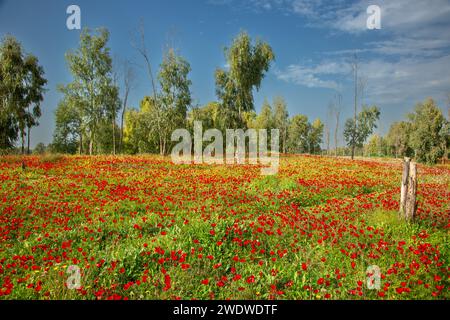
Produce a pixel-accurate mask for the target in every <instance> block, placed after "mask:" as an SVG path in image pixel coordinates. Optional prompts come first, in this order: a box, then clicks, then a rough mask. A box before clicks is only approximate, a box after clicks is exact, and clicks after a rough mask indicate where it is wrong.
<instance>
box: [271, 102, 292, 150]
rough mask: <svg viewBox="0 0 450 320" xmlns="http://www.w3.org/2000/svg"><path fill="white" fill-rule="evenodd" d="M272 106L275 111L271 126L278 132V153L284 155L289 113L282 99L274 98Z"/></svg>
mask: <svg viewBox="0 0 450 320" xmlns="http://www.w3.org/2000/svg"><path fill="white" fill-rule="evenodd" d="M273 105H274V109H275V111H274V115H273V124H274V127H275V128H277V129H278V130H280V151H281V152H283V153H286V150H287V138H288V128H289V113H288V111H287V106H286V101H285V100H284V99H283V98H282V97H275V99H274V100H273Z"/></svg>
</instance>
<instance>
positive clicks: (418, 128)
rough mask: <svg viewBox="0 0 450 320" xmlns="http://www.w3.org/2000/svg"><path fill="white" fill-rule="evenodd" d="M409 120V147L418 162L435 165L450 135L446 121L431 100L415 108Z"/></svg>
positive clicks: (442, 153)
mask: <svg viewBox="0 0 450 320" xmlns="http://www.w3.org/2000/svg"><path fill="white" fill-rule="evenodd" d="M409 118H410V120H411V135H410V143H411V147H412V148H413V149H414V151H415V155H416V159H417V161H419V162H423V163H428V164H435V163H436V162H437V160H438V159H439V158H440V157H442V156H443V155H444V151H445V147H446V144H447V139H448V136H449V134H450V131H449V125H448V121H447V120H446V119H445V118H444V116H443V115H442V112H441V110H440V109H439V108H438V107H437V106H436V104H435V102H434V101H433V99H427V100H425V101H424V102H423V103H420V104H418V105H417V106H416V110H415V112H414V113H412V114H410V115H409Z"/></svg>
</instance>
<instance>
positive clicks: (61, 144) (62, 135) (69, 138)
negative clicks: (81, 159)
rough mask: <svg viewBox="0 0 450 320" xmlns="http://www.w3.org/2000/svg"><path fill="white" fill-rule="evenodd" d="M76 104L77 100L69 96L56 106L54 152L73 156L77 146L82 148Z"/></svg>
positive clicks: (80, 122)
mask: <svg viewBox="0 0 450 320" xmlns="http://www.w3.org/2000/svg"><path fill="white" fill-rule="evenodd" d="M76 103H77V100H76V99H73V98H71V97H70V96H69V97H66V99H64V100H62V101H60V102H59V104H58V107H57V109H56V111H55V120H56V121H55V122H56V127H55V131H54V132H53V142H52V150H53V151H54V152H61V153H69V154H74V153H76V152H77V148H78V144H80V148H82V145H81V144H82V134H83V132H82V130H81V126H82V119H81V109H80V108H77V107H76Z"/></svg>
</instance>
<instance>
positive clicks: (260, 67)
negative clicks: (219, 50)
mask: <svg viewBox="0 0 450 320" xmlns="http://www.w3.org/2000/svg"><path fill="white" fill-rule="evenodd" d="M225 57H226V60H227V63H228V65H229V70H223V69H217V70H216V74H215V78H216V94H217V96H218V98H219V100H220V101H221V103H222V105H223V106H224V107H225V108H227V109H229V110H230V111H231V114H230V119H229V120H230V124H231V125H232V127H233V128H235V127H237V126H240V125H242V124H243V120H242V113H243V112H245V111H247V112H248V111H252V110H254V105H253V89H256V90H258V89H259V87H260V86H261V81H262V79H263V78H264V75H265V72H267V71H268V70H269V67H270V63H271V62H272V61H273V60H274V59H275V55H274V53H273V51H272V48H271V47H270V46H269V45H268V44H267V43H265V42H262V41H260V40H257V41H256V43H254V44H253V43H252V41H251V39H250V36H249V35H248V34H247V33H246V32H241V33H240V34H239V35H238V36H237V37H236V38H235V39H234V40H233V43H232V44H231V47H230V48H226V49H225Z"/></svg>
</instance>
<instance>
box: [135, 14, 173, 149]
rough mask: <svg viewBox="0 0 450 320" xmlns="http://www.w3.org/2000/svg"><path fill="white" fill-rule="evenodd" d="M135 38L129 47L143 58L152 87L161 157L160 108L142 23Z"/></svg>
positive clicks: (162, 146) (162, 147)
mask: <svg viewBox="0 0 450 320" xmlns="http://www.w3.org/2000/svg"><path fill="white" fill-rule="evenodd" d="M137 33H138V34H137V36H136V38H135V39H134V40H133V41H132V43H131V45H132V46H133V47H134V48H135V49H136V50H137V52H138V53H139V54H140V55H141V56H142V57H143V58H144V61H145V64H146V66H147V73H148V76H149V78H150V82H151V85H152V90H153V103H154V104H155V112H156V114H155V123H156V127H157V130H158V135H159V152H160V154H161V155H164V154H165V150H164V143H163V142H164V141H163V140H164V137H163V135H162V134H161V129H162V128H161V126H162V125H161V116H162V115H161V110H160V106H159V102H158V97H157V91H156V83H155V78H154V76H153V72H152V65H151V62H150V55H149V53H148V51H147V47H146V44H145V29H144V23H143V22H142V21H141V23H140V25H139V28H138V31H137Z"/></svg>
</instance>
